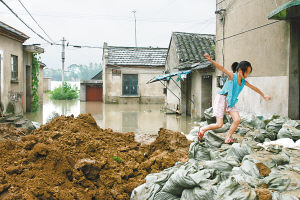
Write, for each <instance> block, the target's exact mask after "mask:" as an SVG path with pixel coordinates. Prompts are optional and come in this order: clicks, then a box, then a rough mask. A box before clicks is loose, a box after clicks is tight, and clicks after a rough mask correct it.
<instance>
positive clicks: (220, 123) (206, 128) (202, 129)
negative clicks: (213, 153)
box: [198, 117, 223, 140]
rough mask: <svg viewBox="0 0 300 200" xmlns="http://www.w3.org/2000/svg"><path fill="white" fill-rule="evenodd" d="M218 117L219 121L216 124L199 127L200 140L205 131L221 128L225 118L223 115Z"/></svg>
mask: <svg viewBox="0 0 300 200" xmlns="http://www.w3.org/2000/svg"><path fill="white" fill-rule="evenodd" d="M216 119H217V122H216V123H215V124H210V125H207V126H204V127H202V128H200V127H199V131H198V138H199V140H201V139H202V137H203V136H204V133H205V132H206V131H209V130H214V129H218V128H221V127H222V126H223V118H222V117H216Z"/></svg>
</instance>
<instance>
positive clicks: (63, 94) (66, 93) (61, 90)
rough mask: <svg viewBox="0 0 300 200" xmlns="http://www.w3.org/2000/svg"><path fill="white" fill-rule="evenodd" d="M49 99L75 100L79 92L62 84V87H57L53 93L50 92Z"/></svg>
mask: <svg viewBox="0 0 300 200" xmlns="http://www.w3.org/2000/svg"><path fill="white" fill-rule="evenodd" d="M50 94H51V96H50V98H51V99H57V100H70V99H77V98H78V95H79V90H78V89H77V87H76V86H74V87H72V86H71V85H70V84H68V83H67V82H64V83H63V86H59V87H58V88H55V89H54V90H53V91H51V92H50Z"/></svg>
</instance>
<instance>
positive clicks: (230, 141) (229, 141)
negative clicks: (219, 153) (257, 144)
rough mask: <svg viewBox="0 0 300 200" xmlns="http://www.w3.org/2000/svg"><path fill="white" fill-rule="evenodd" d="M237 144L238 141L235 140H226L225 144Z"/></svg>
mask: <svg viewBox="0 0 300 200" xmlns="http://www.w3.org/2000/svg"><path fill="white" fill-rule="evenodd" d="M235 142H237V141H236V139H233V138H231V137H230V138H227V139H226V140H225V144H233V143H235Z"/></svg>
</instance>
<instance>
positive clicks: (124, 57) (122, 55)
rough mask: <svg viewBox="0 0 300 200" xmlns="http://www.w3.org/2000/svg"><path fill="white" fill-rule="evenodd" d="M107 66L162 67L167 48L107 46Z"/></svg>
mask: <svg viewBox="0 0 300 200" xmlns="http://www.w3.org/2000/svg"><path fill="white" fill-rule="evenodd" d="M107 49H108V63H107V64H108V65H136V66H164V65H165V63H166V57H167V51H168V49H167V48H151V47H149V48H147V47H114V46H108V47H107Z"/></svg>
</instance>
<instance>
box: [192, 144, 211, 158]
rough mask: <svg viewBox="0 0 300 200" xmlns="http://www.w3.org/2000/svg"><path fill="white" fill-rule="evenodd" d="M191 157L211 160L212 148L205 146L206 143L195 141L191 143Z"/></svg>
mask: <svg viewBox="0 0 300 200" xmlns="http://www.w3.org/2000/svg"><path fill="white" fill-rule="evenodd" d="M189 157H190V158H193V159H196V160H199V161H201V160H211V157H210V150H209V149H208V148H207V147H206V146H205V144H204V143H200V142H193V143H192V144H191V145H190V149H189Z"/></svg>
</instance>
